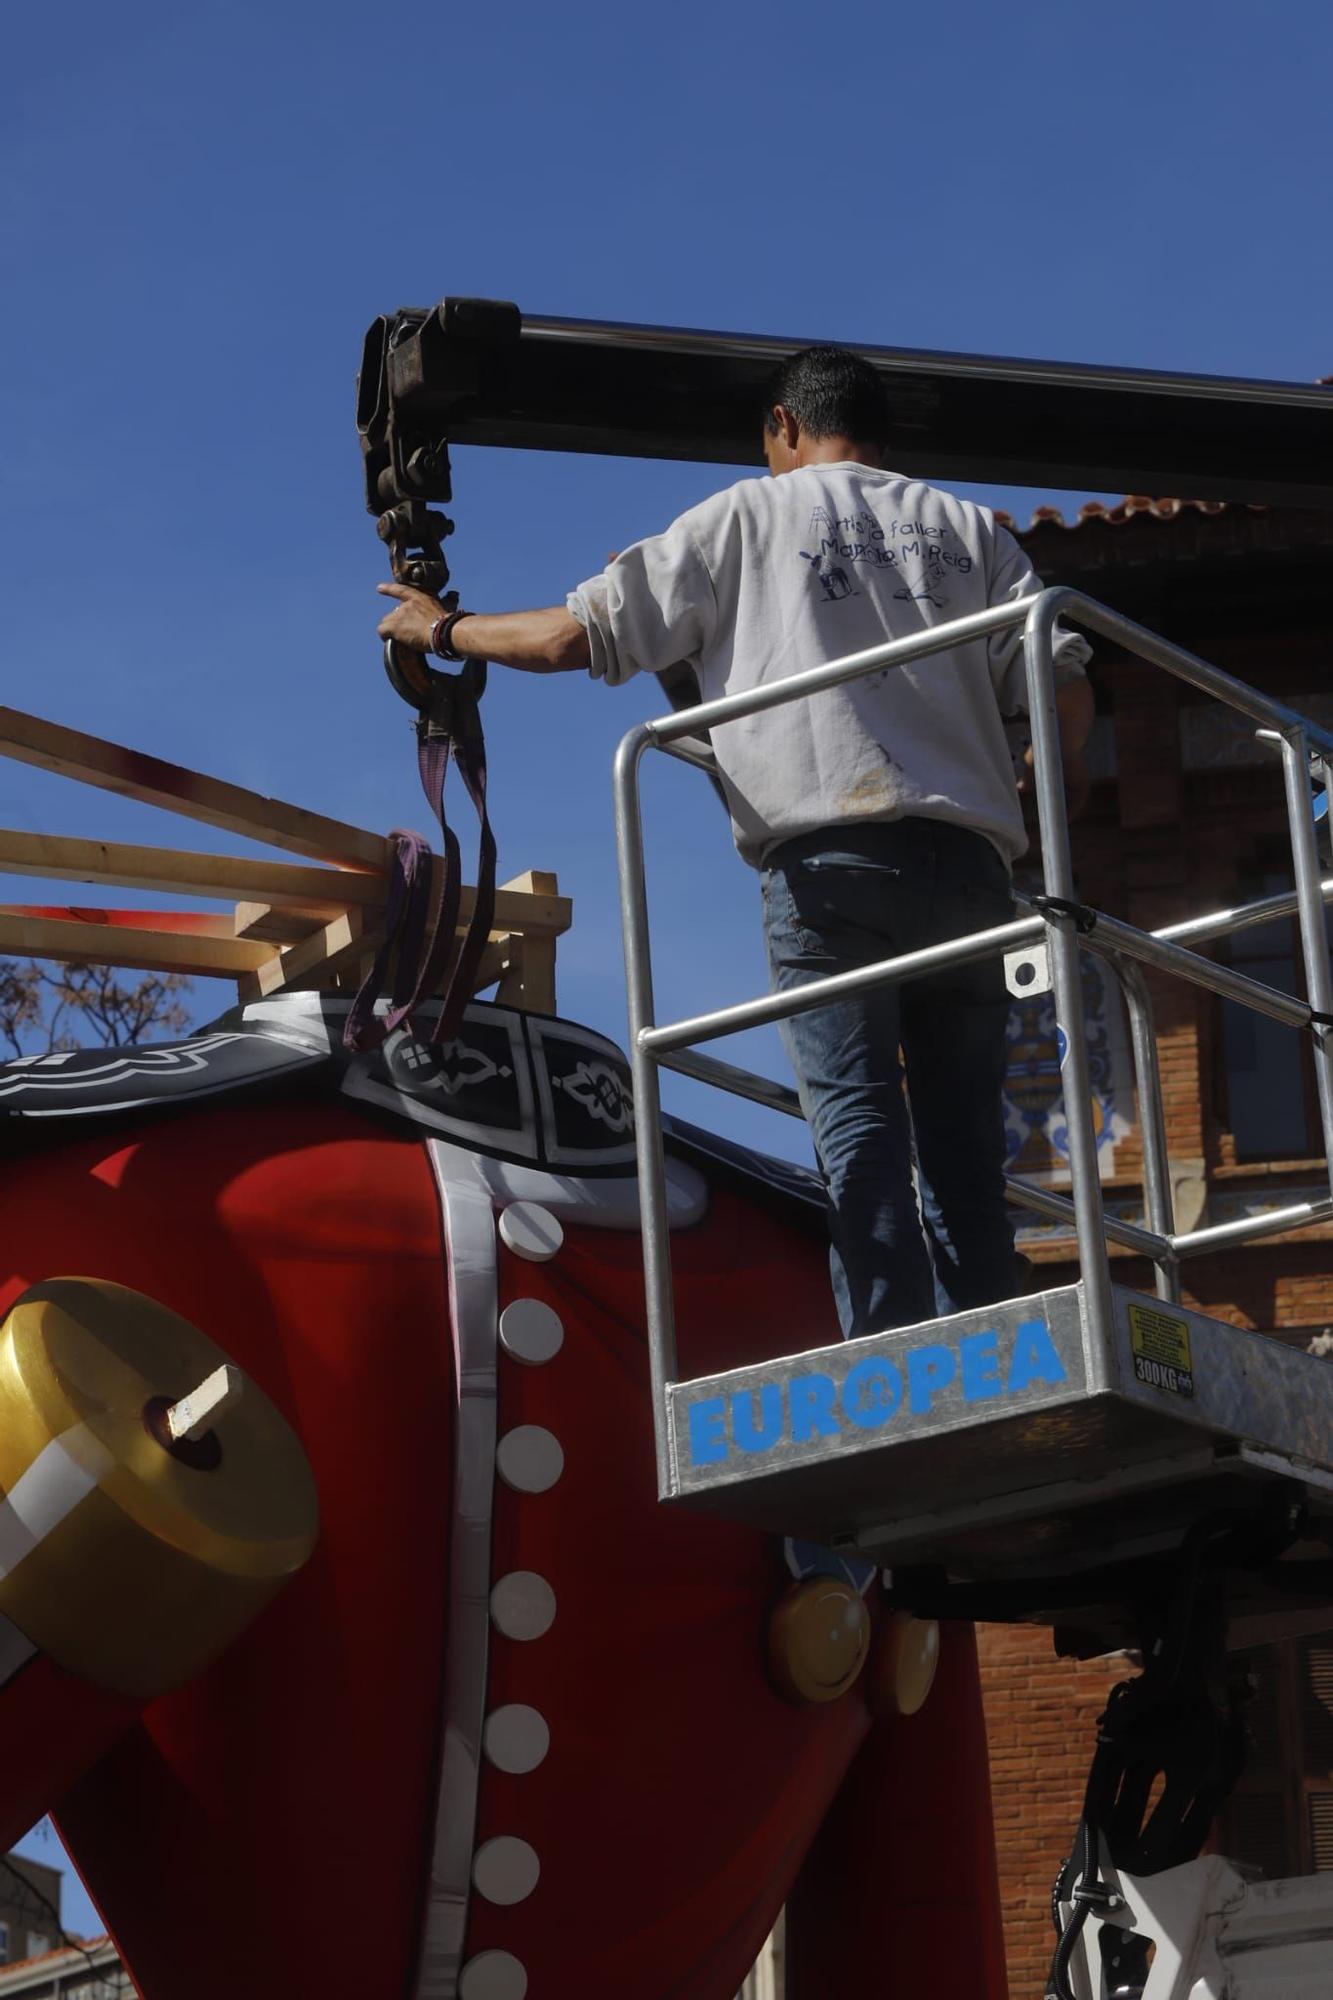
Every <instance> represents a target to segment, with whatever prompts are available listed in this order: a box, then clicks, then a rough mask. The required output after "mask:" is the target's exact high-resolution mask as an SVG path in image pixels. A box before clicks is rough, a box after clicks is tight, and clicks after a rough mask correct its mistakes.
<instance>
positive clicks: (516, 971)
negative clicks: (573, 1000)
mask: <svg viewBox="0 0 1333 2000" xmlns="http://www.w3.org/2000/svg"><path fill="white" fill-rule="evenodd" d="M504 886H505V889H506V891H511V892H512V891H518V892H519V893H520V894H522V895H529V896H554V895H555V894H556V891H557V887H558V884H557V882H556V878H555V876H554V875H553V874H551V873H550V871H549V870H548V869H545V868H529V869H527V870H526V871H525V872H524V873H523V874H522V875H518V876H516V877H515V878H514V880H513V881H512V882H506V883H505V885H504ZM496 901H497V902H498V901H499V897H498V895H497V898H496ZM495 997H496V999H497V1000H498V1001H500V1002H501V1003H502V1004H503V1005H504V1006H506V1007H522V1008H524V1009H526V1010H527V1011H528V1012H530V1013H534V1014H554V1012H555V938H554V937H553V936H549V935H547V936H540V935H538V934H536V933H535V932H534V933H529V934H527V935H525V936H524V937H523V938H522V939H521V940H519V942H518V950H517V952H516V953H515V955H514V958H513V960H512V961H511V963H510V966H509V969H508V971H507V972H506V973H505V975H504V977H503V978H502V979H501V981H500V985H499V988H498V990H497V992H496V995H495Z"/></svg>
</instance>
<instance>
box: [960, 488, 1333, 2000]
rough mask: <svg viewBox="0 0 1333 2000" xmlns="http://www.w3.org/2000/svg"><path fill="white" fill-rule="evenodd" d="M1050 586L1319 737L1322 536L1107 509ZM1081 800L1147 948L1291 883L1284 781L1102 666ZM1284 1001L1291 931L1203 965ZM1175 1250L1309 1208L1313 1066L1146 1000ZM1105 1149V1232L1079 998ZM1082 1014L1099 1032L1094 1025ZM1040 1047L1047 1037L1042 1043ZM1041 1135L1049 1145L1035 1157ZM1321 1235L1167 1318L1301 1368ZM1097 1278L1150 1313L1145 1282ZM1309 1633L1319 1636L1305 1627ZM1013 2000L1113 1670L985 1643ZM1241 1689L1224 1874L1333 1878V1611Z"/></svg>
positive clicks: (1043, 1052) (1329, 606) (1275, 1652)
mask: <svg viewBox="0 0 1333 2000" xmlns="http://www.w3.org/2000/svg"><path fill="white" fill-rule="evenodd" d="M1022 539H1023V541H1024V543H1025V545H1026V547H1027V548H1028V550H1029V552H1030V554H1031V556H1032V558H1033V561H1034V563H1035V564H1036V566H1037V568H1038V570H1039V571H1040V572H1041V574H1042V575H1043V576H1044V577H1045V578H1046V579H1047V580H1048V581H1051V582H1056V581H1058V582H1064V583H1069V584H1071V585H1073V586H1075V587H1076V588H1078V589H1080V590H1083V591H1085V592H1086V593H1087V594H1088V595H1089V596H1091V597H1095V598H1099V599H1101V600H1102V601H1103V602H1106V603H1109V604H1112V605H1114V606H1116V608H1117V609H1119V610H1122V611H1124V612H1125V613H1127V614H1128V615H1129V616H1130V617H1132V618H1135V619H1136V620H1138V621H1139V622H1140V623H1141V624H1144V625H1147V626H1148V627H1150V628H1151V629H1152V630H1154V631H1158V632H1161V633H1163V634H1165V635H1166V636H1167V637H1169V638H1171V639H1172V640H1174V641H1175V642H1177V643H1178V644H1180V645H1183V646H1186V647H1188V648H1190V649H1191V650H1192V651H1194V652H1197V653H1199V654H1201V655H1202V656H1203V657H1204V658H1205V659H1208V660H1210V661H1212V662H1214V663H1215V664H1216V665H1219V666H1221V667H1224V668H1226V669H1227V670H1228V671H1230V672H1232V673H1234V674H1235V675H1236V676H1237V677H1238V678H1239V679H1241V680H1245V681H1248V682H1250V683H1251V684H1253V685H1255V686H1258V687H1260V688H1262V689H1264V690H1265V691H1266V692H1268V693H1269V694H1272V695H1275V696H1277V697H1279V698H1281V699H1285V700H1288V701H1290V703H1291V705H1292V706H1293V707H1296V708H1299V709H1301V710H1303V711H1304V712H1306V713H1308V714H1311V715H1313V716H1315V717H1316V718H1317V719H1318V720H1320V721H1323V722H1333V683H1331V682H1330V679H1329V673H1328V669H1329V663H1330V661H1333V591H1330V588H1329V584H1330V578H1333V519H1330V518H1329V517H1327V516H1321V515H1308V514H1301V513H1296V512H1292V511H1286V510H1280V509H1260V508H1251V507H1222V506H1216V505H1202V504H1196V503H1189V502H1179V501H1164V502H1156V503H1154V502H1148V501H1128V502H1125V503H1122V504H1121V506H1119V507H1117V508H1115V509H1112V510H1105V509H1102V508H1098V507H1094V508H1089V509H1085V510H1084V512H1083V515H1082V516H1081V517H1080V519H1079V521H1078V522H1077V523H1076V524H1074V525H1073V526H1072V527H1066V526H1065V525H1064V524H1063V523H1062V522H1061V520H1060V517H1059V515H1058V514H1056V513H1055V512H1054V510H1047V509H1043V510H1041V512H1040V513H1039V514H1038V515H1037V517H1036V518H1035V519H1034V521H1033V523H1032V525H1031V527H1030V528H1029V529H1028V530H1027V531H1026V533H1025V534H1024V535H1023V536H1022ZM1091 671H1092V677H1093V681H1094V684H1095V687H1096V691H1097V706H1098V722H1097V727H1096V731H1095V734H1094V740H1093V744H1092V746H1091V759H1090V761H1091V764H1092V769H1093V775H1094V781H1095V782H1094V785H1093V789H1092V793H1091V797H1090V800H1089V803H1088V807H1087V809H1086V811H1085V812H1084V814H1083V815H1082V816H1081V818H1080V819H1079V822H1078V824H1077V826H1076V828H1075V830H1074V853H1075V863H1076V868H1077V873H1078V880H1079V889H1080V893H1081V894H1082V895H1083V896H1084V897H1085V898H1086V899H1087V900H1088V901H1089V902H1090V903H1093V904H1095V905H1097V906H1099V907H1101V908H1104V909H1106V910H1108V911H1110V912H1111V913H1112V914H1114V915H1116V916H1120V917H1124V918H1127V919H1128V920H1129V921H1131V922H1133V923H1135V924H1137V925H1139V926H1141V927H1142V928H1144V929H1155V928H1157V927H1158V926H1160V925H1163V924H1166V923H1170V922H1172V921H1174V920H1176V919H1178V918H1182V917H1186V916H1193V915H1202V914H1204V913H1205V912H1206V911H1209V910H1213V909H1218V908H1225V907H1228V906H1231V905H1234V904H1237V903H1240V902H1245V901H1249V900H1252V899H1253V898H1254V897H1256V896H1258V895H1261V894H1265V893H1272V892H1274V891H1276V890H1278V889H1280V888H1286V887H1289V886H1290V883H1291V869H1290V861H1289V849H1288V846H1287V833H1286V816H1285V805H1284V795H1283V786H1282V778H1281V766H1280V763H1279V762H1278V759H1277V757H1276V756H1275V754H1274V753H1273V751H1272V750H1271V749H1270V748H1268V747H1266V746H1265V745H1263V744H1262V743H1260V742H1257V741H1256V739H1255V737H1254V733H1253V729H1252V726H1251V725H1249V724H1248V723H1246V722H1245V721H1244V720H1243V718H1239V717H1235V716H1233V715H1231V714H1230V713H1228V712H1225V711H1223V710H1222V709H1220V708H1219V707H1218V705H1217V704H1216V703H1213V702H1211V701H1209V700H1208V699H1207V698H1206V697H1204V696H1202V695H1199V694H1197V693H1196V692H1195V691H1194V690H1192V689H1190V688H1188V687H1186V686H1185V685H1184V684H1183V683H1181V682H1179V681H1177V680H1175V679H1174V678H1172V677H1171V676H1169V675H1167V674H1164V673H1162V672H1160V671H1158V670H1156V669H1154V668H1151V667H1147V666H1144V665H1142V664H1140V663H1138V662H1136V661H1132V660H1130V659H1127V658H1125V657H1124V656H1119V655H1117V653H1116V651H1115V650H1114V649H1113V648H1112V647H1110V646H1108V645H1107V644H1106V643H1104V642H1100V641H1099V642H1098V643H1097V646H1096V653H1095V658H1094V663H1093V667H1092V670H1091ZM1218 950H1219V952H1220V953H1221V954H1223V955H1225V954H1226V953H1227V952H1228V951H1229V952H1230V954H1231V956H1232V959H1233V962H1234V963H1236V964H1237V965H1238V966H1242V967H1243V968H1244V969H1245V970H1248V971H1250V972H1252V974H1253V975H1254V976H1255V977H1256V978H1259V979H1262V980H1264V981H1265V982H1266V983H1268V984H1270V985H1275V986H1283V987H1287V988H1289V989H1290V990H1292V991H1300V990H1302V989H1301V983H1300V972H1299V965H1300V958H1299V947H1298V944H1297V942H1296V936H1295V928H1294V925H1292V924H1290V923H1286V922H1282V923H1276V924H1270V925H1266V926H1264V927H1263V928H1262V929H1261V930H1255V931H1251V932H1249V933H1246V934H1243V935H1242V936H1241V937H1238V938H1237V939H1235V940H1234V941H1233V942H1232V944H1231V945H1230V946H1229V947H1227V946H1221V947H1218ZM1151 984H1152V988H1153V998H1154V1004H1155V1009H1156V1020H1157V1030H1158V1045H1159V1049H1160V1053H1161V1066H1162V1084H1163V1094H1164V1098H1165V1103H1166V1114H1167V1122H1168V1140H1169V1147H1170V1154H1171V1179H1172V1187H1173V1193H1174V1197H1175V1202H1176V1226H1177V1228H1178V1229H1189V1228H1195V1227H1203V1226H1205V1225H1206V1224H1208V1223H1212V1222H1218V1221H1224V1220H1228V1219H1231V1218H1232V1217H1234V1216H1237V1215H1241V1214H1246V1213H1253V1212H1256V1211H1257V1210H1260V1209H1263V1208H1267V1207H1272V1206H1278V1205H1285V1204H1286V1203H1288V1202H1293V1201H1298V1200H1302V1199H1305V1198H1308V1197H1310V1196H1316V1197H1317V1196H1318V1194H1319V1192H1320V1179H1321V1176H1323V1184H1322V1192H1323V1193H1324V1194H1325V1195H1326V1194H1327V1192H1328V1182H1327V1173H1326V1169H1325V1166H1324V1160H1323V1147H1322V1139H1321V1137H1320V1128H1319V1122H1318V1115H1317V1106H1316V1102H1315V1098H1314V1089H1313V1077H1312V1067H1311V1064H1310V1061H1309V1056H1308V1051H1307V1050H1305V1049H1304V1048H1303V1047H1302V1046H1301V1039H1300V1037H1299V1036H1298V1035H1297V1034H1296V1033H1295V1032H1293V1031H1292V1030H1290V1029H1285V1028H1282V1027H1280V1026H1278V1025H1277V1024H1276V1023H1269V1022H1268V1021H1266V1020H1262V1021H1261V1020H1258V1018H1257V1017H1255V1016H1253V1015H1250V1014H1248V1013H1242V1012H1240V1011H1239V1010H1236V1009H1233V1008H1231V1007H1230V1006H1229V1005H1227V1004H1226V1003H1223V1002H1221V1001H1217V1000H1215V999H1214V998H1213V996H1211V995H1210V994H1207V993H1204V992H1202V991H1201V990H1199V989H1197V988H1192V987H1188V986H1186V985H1184V984H1183V983H1182V982H1180V981H1171V980H1162V979H1157V978H1153V979H1152V981H1151ZM1094 1002H1095V1004H1094V1010H1093V1012H1094V1020H1093V1033H1094V1035H1100V1036H1101V1042H1100V1044H1099V1048H1100V1057H1099V1061H1100V1069H1099V1070H1098V1071H1097V1074H1098V1086H1097V1087H1098V1100H1099V1111H1098V1115H1099V1119H1100V1120H1101V1128H1102V1129H1101V1136H1102V1141H1103V1143H1102V1145H1101V1148H1100V1157H1101V1166H1102V1176H1103V1186H1104V1192H1105V1196H1106V1200H1107V1206H1108V1208H1109V1209H1112V1210H1118V1211H1119V1212H1121V1213H1122V1214H1124V1215H1125V1216H1126V1217H1134V1218H1138V1217H1139V1216H1140V1215H1141V1213H1142V1210H1141V1195H1140V1186H1139V1179H1140V1168H1141V1151H1140V1146H1139V1137H1138V1130H1137V1126H1136V1124H1135V1122H1134V1102H1133V1090H1132V1080H1131V1079H1130V1078H1129V1076H1128V1074H1127V1068H1126V1061H1125V1053H1124V1045H1123V1028H1122V1026H1121V1025H1120V1023H1119V1022H1118V1021H1117V1019H1116V1018H1115V1017H1116V1015H1117V1012H1118V1007H1117V1003H1116V1001H1115V1000H1114V998H1113V997H1110V996H1108V994H1106V993H1098V994H1096V995H1094ZM1099 1009H1100V1013H1099V1011H1098V1010H1099ZM1048 1027H1049V1024H1048ZM1044 1032H1045V1031H1044V1030H1043V1026H1042V1023H1041V1021H1040V1020H1039V1019H1038V1017H1037V1015H1036V1014H1035V1013H1034V1016H1033V1021H1032V1024H1031V1032H1030V1034H1028V1033H1025V1035H1024V1036H1023V1037H1021V1038H1020V1040H1019V1042H1018V1043H1017V1044H1016V1047H1015V1066H1014V1070H1013V1071H1012V1072H1011V1083H1012V1085H1013V1090H1012V1094H1013V1095H1014V1096H1015V1097H1016V1099H1017V1100H1019V1102H1020V1111H1019V1113H1016V1114H1015V1115H1016V1116H1019V1117H1021V1118H1026V1120H1027V1123H1026V1124H1025V1125H1024V1126H1023V1134H1024V1136H1023V1153H1024V1157H1023V1159H1022V1162H1021V1166H1020V1171H1025V1172H1030V1171H1033V1170H1034V1169H1035V1171H1036V1172H1037V1173H1038V1174H1039V1175H1041V1176H1042V1177H1044V1178H1046V1179H1047V1180H1048V1181H1049V1182H1050V1183H1051V1184H1052V1185H1055V1186H1059V1185H1060V1183H1061V1180H1062V1178H1064V1179H1065V1180H1066V1181H1067V1176H1062V1174H1061V1171H1060V1164H1061V1163H1060V1156H1059V1145H1058V1140H1059V1132H1058V1124H1057V1125H1053V1124H1052V1119H1051V1115H1050V1114H1051V1100H1052V1099H1053V1097H1054V1093H1055V1088H1056V1084H1055V1079H1056V1077H1057V1076H1058V1071H1057V1070H1056V1069H1055V1068H1054V1067H1053V1065H1052V1063H1051V1061H1050V1056H1049V1051H1048V1050H1047V1049H1046V1046H1045V1043H1044V1039H1043V1036H1044ZM1052 1134H1053V1135H1054V1136H1052ZM1330 1239H1333V1227H1330V1226H1328V1225H1325V1226H1324V1227H1322V1228H1319V1229H1316V1230H1314V1231H1311V1232H1309V1233H1307V1234H1304V1235H1301V1236H1281V1237H1272V1238H1268V1239H1267V1240H1262V1241H1258V1242H1254V1243H1251V1244H1248V1245H1245V1246H1243V1247H1237V1248H1234V1249H1232V1250H1230V1251H1229V1252H1227V1253H1226V1254H1225V1255H1218V1256H1216V1257H1212V1258H1209V1259H1204V1260H1200V1261H1199V1262H1197V1263H1192V1264H1187V1265H1186V1266H1185V1267H1184V1279H1185V1285H1186V1293H1185V1296H1186V1302H1187V1303H1191V1304H1197V1305H1198V1306H1199V1308H1200V1309H1201V1310H1202V1311H1204V1312H1207V1313H1210V1314H1212V1315H1213V1316H1215V1317H1217V1318H1221V1319H1227V1320H1231V1321H1233V1322H1235V1323H1236V1324H1238V1325H1241V1326H1245V1327H1251V1328H1255V1329H1258V1330H1261V1331H1265V1332H1273V1333H1276V1334H1277V1335H1278V1337H1279V1338H1282V1339H1284V1340H1291V1341H1295V1342H1298V1343H1299V1344H1300V1345H1301V1346H1306V1345H1308V1344H1309V1343H1310V1342H1311V1340H1312V1339H1318V1337H1319V1336H1321V1335H1322V1334H1323V1333H1324V1330H1325V1329H1326V1328H1327V1327H1328V1326H1329V1325H1330V1323H1333V1240H1330ZM1020 1242H1021V1246H1022V1248H1023V1249H1024V1251H1025V1252H1026V1254H1027V1255H1028V1256H1029V1257H1030V1258H1031V1259H1032V1261H1033V1264H1034V1266H1035V1267H1036V1268H1035V1271H1034V1282H1035V1283H1036V1284H1040V1285H1043V1286H1045V1285H1048V1284H1064V1283H1068V1282H1070V1281H1071V1280H1072V1279H1073V1278H1074V1276H1075V1275H1076V1271H1075V1268H1074V1266H1073V1264H1072V1263H1071V1261H1070V1253H1071V1248H1072V1245H1071V1242H1070V1239H1069V1237H1068V1235H1066V1234H1064V1233H1062V1232H1061V1230H1060V1229H1059V1228H1058V1226H1050V1227H1047V1226H1038V1227H1028V1228H1025V1229H1023V1230H1021V1231H1020ZM1116 1256H1117V1267H1116V1273H1115V1275H1116V1276H1117V1278H1118V1279H1120V1280H1121V1281H1122V1282H1124V1283H1126V1284H1130V1285H1135V1286H1138V1287H1140V1288H1142V1289H1144V1290H1147V1291H1151V1290H1152V1273H1151V1270H1150V1268H1149V1267H1148V1266H1147V1265H1146V1264H1144V1263H1143V1262H1142V1261H1141V1260H1136V1259H1135V1258H1133V1257H1132V1256H1129V1255H1121V1254H1120V1253H1116ZM1325 1625H1326V1626H1327V1627H1329V1628H1330V1629H1329V1630H1328V1631H1326V1632H1322V1633H1321V1631H1320V1630H1319V1629H1318V1628H1320V1627H1323V1626H1325ZM981 1647H982V1670H983V1684H984V1694H985V1701H986V1708H987V1720H988V1728H989V1734H990V1740H991V1746H992V1747H991V1772H992V1781H993V1786H994V1798H995V1816H996V1826H997V1832H998V1836H999V1848H1000V1866H1001V1880H1002V1891H1003V1898H1004V1907H1005V1912H1006V1944H1007V1949H1008V1956H1009V1977H1010V1993H1011V2000H1035V1996H1038V1995H1040V1993H1041V1991H1042V1988H1043V1980H1044V1977H1045V1973H1046V1969H1047V1966H1048V1964H1049V1959H1050V1952H1051V1930H1050V1918H1049V1895H1050V1887H1051V1883H1052V1880H1053V1878H1054V1875H1055V1871H1056V1869H1057V1867H1058V1865H1059V1863H1060V1861H1061V1860H1062V1858H1063V1857H1064V1855H1065V1854H1066V1852H1067V1851H1068V1846H1069V1840H1070V1836H1071V1834H1072V1832H1073V1829H1074V1826H1075V1823H1076V1821H1077V1818H1078V1813H1079V1807H1080V1803H1081V1798H1082V1791H1083V1784H1084V1781H1085V1778H1086V1774H1087V1767H1088V1762H1089V1759H1090V1757H1091V1753H1092V1748H1093V1741H1094V1733H1095V1732H1094V1724H1095V1720H1096V1717H1097V1715H1098V1714H1099V1712H1100V1710H1101V1708H1102V1706H1103V1705H1104V1702H1105V1697H1106V1695H1107V1692H1108V1691H1109V1689H1110V1688H1111V1686H1112V1685H1113V1684H1114V1683H1115V1682H1116V1681H1117V1680H1119V1679H1122V1678H1124V1676H1125V1674H1126V1673H1127V1672H1129V1671H1132V1669H1131V1668H1130V1667H1129V1665H1128V1663H1127V1662H1126V1661H1125V1659H1124V1658H1123V1657H1119V1658H1116V1657H1112V1658H1109V1659H1106V1660H1094V1661H1088V1662H1084V1663H1081V1664H1079V1663H1075V1662H1071V1661H1067V1660H1063V1661H1062V1660H1057V1659H1056V1658H1055V1657H1054V1656H1053V1649H1052V1644H1051V1638H1050V1635H1049V1633H1046V1632H1043V1631H1035V1630H1033V1629H1030V1628H1025V1627H1009V1628H1001V1627H988V1628H984V1629H983V1631H982V1634H981ZM1252 1667H1253V1670H1254V1675H1255V1680H1256V1683H1257V1687H1258V1698H1257V1700H1256V1702H1255V1704H1254V1709H1253V1720H1252V1734H1253V1736H1254V1737H1255V1747H1254V1749H1253V1751H1252V1753H1251V1758H1250V1764H1249V1767H1248V1769H1247V1773H1246V1776H1245V1778H1244V1780H1243V1781H1242V1785H1241V1787H1240V1788H1239V1789H1238V1792H1237V1795H1236V1798H1235V1800H1234V1802H1233V1804H1232V1807H1231V1808H1230V1810H1229V1813H1228V1816H1227V1822H1226V1824H1225V1825H1224V1827H1223V1829H1222V1842H1223V1845H1224V1847H1225V1848H1226V1851H1228V1852H1230V1853H1232V1854H1235V1855H1236V1856H1237V1857H1238V1858H1240V1859H1243V1860H1252V1861H1255V1862H1258V1863H1259V1864H1261V1865H1262V1866H1263V1868H1264V1870H1265V1872H1266V1873H1268V1874H1276V1875H1281V1874H1297V1873H1303V1872H1307V1871H1309V1870H1311V1869H1314V1868H1333V1608H1331V1609H1330V1611H1329V1613H1328V1615H1327V1617H1326V1618H1324V1617H1316V1618H1313V1619H1310V1618H1307V1619H1306V1620H1305V1624H1304V1628H1303V1629H1301V1630H1299V1631H1297V1632H1296V1633H1295V1635H1294V1636H1292V1637H1290V1638H1289V1639H1288V1640H1286V1641H1285V1642H1284V1643H1283V1644H1282V1645H1280V1646H1266V1647H1264V1648H1262V1649H1260V1650H1258V1651H1256V1652H1255V1653H1254V1654H1253V1655H1252Z"/></svg>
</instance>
